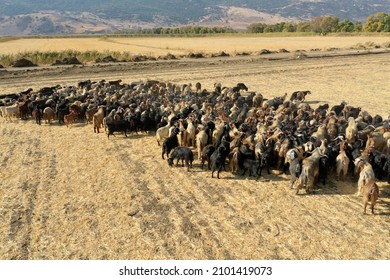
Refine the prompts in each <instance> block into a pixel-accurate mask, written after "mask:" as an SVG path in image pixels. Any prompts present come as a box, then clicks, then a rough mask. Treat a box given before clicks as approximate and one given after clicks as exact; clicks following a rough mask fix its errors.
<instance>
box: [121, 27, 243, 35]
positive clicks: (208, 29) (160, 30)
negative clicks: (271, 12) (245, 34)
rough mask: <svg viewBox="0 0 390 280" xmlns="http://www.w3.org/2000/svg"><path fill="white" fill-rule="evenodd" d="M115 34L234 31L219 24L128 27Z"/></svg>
mask: <svg viewBox="0 0 390 280" xmlns="http://www.w3.org/2000/svg"><path fill="white" fill-rule="evenodd" d="M116 33H117V34H129V35H132V34H134V35H187V34H188V35H197V34H199V35H202V34H222V33H236V31H235V30H234V29H233V28H231V27H221V26H214V27H208V26H195V25H194V26H190V25H189V26H180V27H155V28H147V29H135V30H133V29H128V30H120V31H118V32H116Z"/></svg>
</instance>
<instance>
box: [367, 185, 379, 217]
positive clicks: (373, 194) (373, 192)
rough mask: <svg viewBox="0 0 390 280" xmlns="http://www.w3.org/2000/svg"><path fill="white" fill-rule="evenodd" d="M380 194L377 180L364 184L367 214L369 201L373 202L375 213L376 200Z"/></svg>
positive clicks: (372, 211) (372, 210)
mask: <svg viewBox="0 0 390 280" xmlns="http://www.w3.org/2000/svg"><path fill="white" fill-rule="evenodd" d="M378 196H379V188H378V185H377V184H376V183H375V182H370V183H368V184H366V185H364V189H363V206H364V214H366V208H367V205H368V203H370V204H371V213H372V214H375V213H374V207H375V204H376V201H377V200H378Z"/></svg>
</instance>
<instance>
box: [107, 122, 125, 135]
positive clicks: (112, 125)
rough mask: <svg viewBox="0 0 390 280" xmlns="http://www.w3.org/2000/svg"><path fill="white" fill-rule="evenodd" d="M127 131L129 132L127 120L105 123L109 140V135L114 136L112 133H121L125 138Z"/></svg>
mask: <svg viewBox="0 0 390 280" xmlns="http://www.w3.org/2000/svg"><path fill="white" fill-rule="evenodd" d="M127 130H130V122H129V121H127V120H119V121H112V122H108V123H107V138H110V135H113V136H115V135H114V132H123V134H124V135H125V137H127V134H126V132H127Z"/></svg>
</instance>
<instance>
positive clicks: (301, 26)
mask: <svg viewBox="0 0 390 280" xmlns="http://www.w3.org/2000/svg"><path fill="white" fill-rule="evenodd" d="M246 31H247V33H272V32H314V33H322V34H326V33H335V32H390V15H389V14H386V13H384V12H380V13H376V14H374V15H371V16H369V17H368V18H367V20H366V22H365V23H364V24H363V23H361V22H355V23H354V22H351V21H350V20H349V19H343V20H340V19H339V18H338V17H336V16H323V17H315V18H313V19H312V20H310V21H303V22H299V23H292V22H279V23H276V24H265V23H253V24H251V25H249V26H248V27H247V30H246Z"/></svg>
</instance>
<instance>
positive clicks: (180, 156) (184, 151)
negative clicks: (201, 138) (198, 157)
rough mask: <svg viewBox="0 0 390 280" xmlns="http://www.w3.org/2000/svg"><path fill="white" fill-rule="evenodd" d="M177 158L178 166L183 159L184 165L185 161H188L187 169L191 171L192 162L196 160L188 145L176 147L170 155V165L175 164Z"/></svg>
mask: <svg viewBox="0 0 390 280" xmlns="http://www.w3.org/2000/svg"><path fill="white" fill-rule="evenodd" d="M174 159H177V161H176V166H177V165H178V164H179V161H180V160H181V164H182V166H184V161H185V162H186V166H187V171H190V168H192V162H193V161H194V153H193V152H192V151H191V150H190V148H188V147H176V148H175V149H174V150H173V151H172V152H171V153H170V155H169V157H168V164H169V166H172V165H173V160H174Z"/></svg>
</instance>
